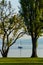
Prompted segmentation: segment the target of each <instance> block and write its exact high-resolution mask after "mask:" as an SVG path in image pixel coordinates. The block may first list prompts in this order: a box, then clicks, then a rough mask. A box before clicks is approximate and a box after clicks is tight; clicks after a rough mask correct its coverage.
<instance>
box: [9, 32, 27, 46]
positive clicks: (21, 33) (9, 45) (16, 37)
mask: <svg viewBox="0 0 43 65" xmlns="http://www.w3.org/2000/svg"><path fill="white" fill-rule="evenodd" d="M21 34H23V35H24V34H26V32H20V33H19V34H18V36H17V37H16V39H15V40H14V41H13V42H12V43H11V45H9V47H11V46H12V45H13V44H14V43H15V42H16V40H17V39H18V38H19V36H20V35H21Z"/></svg>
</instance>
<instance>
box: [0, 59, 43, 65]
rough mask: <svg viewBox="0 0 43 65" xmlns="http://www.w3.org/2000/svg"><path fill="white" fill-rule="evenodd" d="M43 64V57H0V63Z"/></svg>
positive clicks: (6, 64) (4, 64)
mask: <svg viewBox="0 0 43 65" xmlns="http://www.w3.org/2000/svg"><path fill="white" fill-rule="evenodd" d="M22 64H23V65H38V64H39V65H43V58H0V65H22Z"/></svg>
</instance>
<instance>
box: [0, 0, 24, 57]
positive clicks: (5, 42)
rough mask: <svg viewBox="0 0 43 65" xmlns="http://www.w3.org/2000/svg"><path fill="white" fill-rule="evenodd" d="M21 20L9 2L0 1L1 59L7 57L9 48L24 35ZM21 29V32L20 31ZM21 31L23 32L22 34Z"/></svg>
mask: <svg viewBox="0 0 43 65" xmlns="http://www.w3.org/2000/svg"><path fill="white" fill-rule="evenodd" d="M23 28H25V25H24V24H23V18H22V17H21V16H19V15H15V14H14V12H13V10H12V7H11V3H10V1H9V2H8V3H7V1H6V0H2V1H0V38H1V39H2V49H0V52H1V54H2V57H7V55H8V51H9V48H10V47H11V46H12V45H13V44H14V43H15V42H16V40H17V39H18V38H20V37H21V36H22V35H23V34H24V29H23ZM20 29H21V31H20ZM22 31H23V32H22Z"/></svg>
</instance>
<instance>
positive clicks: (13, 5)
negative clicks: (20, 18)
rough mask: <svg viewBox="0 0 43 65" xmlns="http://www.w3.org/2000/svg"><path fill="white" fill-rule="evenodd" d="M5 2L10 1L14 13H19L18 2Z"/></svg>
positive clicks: (16, 0)
mask: <svg viewBox="0 0 43 65" xmlns="http://www.w3.org/2000/svg"><path fill="white" fill-rule="evenodd" d="M7 1H11V4H12V7H13V8H14V9H15V12H16V13H18V11H19V8H18V7H20V3H19V0H7Z"/></svg>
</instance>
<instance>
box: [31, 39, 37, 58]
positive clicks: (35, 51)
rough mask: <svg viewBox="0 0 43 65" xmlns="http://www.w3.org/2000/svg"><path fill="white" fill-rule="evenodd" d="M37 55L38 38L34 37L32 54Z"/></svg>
mask: <svg viewBox="0 0 43 65" xmlns="http://www.w3.org/2000/svg"><path fill="white" fill-rule="evenodd" d="M31 57H37V38H32V56H31Z"/></svg>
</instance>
